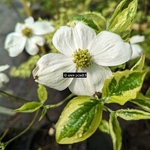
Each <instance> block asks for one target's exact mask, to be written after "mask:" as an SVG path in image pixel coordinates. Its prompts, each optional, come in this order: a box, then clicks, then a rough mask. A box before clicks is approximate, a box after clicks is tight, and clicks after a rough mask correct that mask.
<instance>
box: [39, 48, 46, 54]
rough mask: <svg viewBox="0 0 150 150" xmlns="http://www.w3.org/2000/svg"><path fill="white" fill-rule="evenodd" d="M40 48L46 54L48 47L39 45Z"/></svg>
mask: <svg viewBox="0 0 150 150" xmlns="http://www.w3.org/2000/svg"><path fill="white" fill-rule="evenodd" d="M39 48H40V50H41V52H42V54H43V55H44V54H46V49H45V47H44V46H39Z"/></svg>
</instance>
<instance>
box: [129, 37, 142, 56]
mask: <svg viewBox="0 0 150 150" xmlns="http://www.w3.org/2000/svg"><path fill="white" fill-rule="evenodd" d="M144 39H145V37H144V36H140V35H135V36H132V37H131V38H130V43H131V47H132V56H131V59H135V58H137V57H140V56H141V54H142V51H143V50H142V47H141V46H140V45H139V44H136V43H140V42H143V41H144Z"/></svg>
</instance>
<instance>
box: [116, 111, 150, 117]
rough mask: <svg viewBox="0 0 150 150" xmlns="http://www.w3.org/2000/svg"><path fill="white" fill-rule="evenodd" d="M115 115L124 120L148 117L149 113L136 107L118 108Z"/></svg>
mask: <svg viewBox="0 0 150 150" xmlns="http://www.w3.org/2000/svg"><path fill="white" fill-rule="evenodd" d="M116 115H117V116H119V117H121V118H122V119H125V120H141V119H150V113H148V112H145V111H142V110H137V109H120V110H117V111H116Z"/></svg>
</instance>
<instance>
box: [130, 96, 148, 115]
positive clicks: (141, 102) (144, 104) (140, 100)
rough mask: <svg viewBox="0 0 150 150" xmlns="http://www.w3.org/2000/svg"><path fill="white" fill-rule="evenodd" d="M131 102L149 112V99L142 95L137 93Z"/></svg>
mask: <svg viewBox="0 0 150 150" xmlns="http://www.w3.org/2000/svg"><path fill="white" fill-rule="evenodd" d="M131 102H132V103H134V104H136V105H138V106H139V107H141V108H143V109H144V110H146V111H149V112H150V98H149V97H146V96H144V95H143V94H142V93H139V94H138V95H137V97H136V98H135V99H132V100H131Z"/></svg>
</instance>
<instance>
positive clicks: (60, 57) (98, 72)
mask: <svg viewBox="0 0 150 150" xmlns="http://www.w3.org/2000/svg"><path fill="white" fill-rule="evenodd" d="M53 44H54V46H55V47H56V49H57V50H58V51H60V52H61V54H56V53H50V54H47V55H44V56H42V57H41V58H40V59H39V61H38V62H37V66H36V68H35V69H34V70H33V76H34V78H35V81H36V82H38V83H41V84H44V85H46V86H48V87H50V88H54V89H57V90H64V89H65V88H67V87H69V89H70V91H71V92H72V93H74V94H76V95H89V96H92V95H93V94H94V93H95V92H101V90H102V87H103V85H104V81H105V80H106V79H107V78H108V77H110V76H111V75H112V72H111V70H110V69H109V67H108V66H116V65H120V64H123V63H125V62H127V61H128V60H129V59H130V57H131V54H132V51H131V46H130V44H129V43H126V42H124V41H123V40H122V39H121V37H120V36H119V35H117V34H114V33H111V32H108V31H102V32H100V33H99V34H98V35H96V33H95V31H94V30H93V29H92V28H90V27H89V26H87V25H85V24H83V23H82V22H77V23H76V24H75V25H74V26H73V27H68V26H62V27H60V29H58V30H57V31H56V33H55V34H54V37H53ZM79 50H81V51H82V50H83V51H82V52H83V53H84V52H85V51H88V52H89V53H88V55H85V57H86V56H89V55H90V56H91V58H90V57H86V58H85V60H86V61H87V59H89V61H90V62H92V63H91V64H90V65H89V66H86V67H80V66H79V67H78V66H77V64H76V63H75V62H74V61H73V59H74V57H75V56H74V54H75V52H78V53H77V55H80V53H79ZM84 50H85V51H84ZM83 53H82V54H83ZM81 56H82V55H81ZM83 57H84V56H83ZM75 58H76V59H77V58H80V57H75ZM81 59H82V58H81ZM86 61H85V62H84V59H82V62H83V66H84V63H86ZM79 62H81V60H79ZM63 72H86V73H87V78H63Z"/></svg>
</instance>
